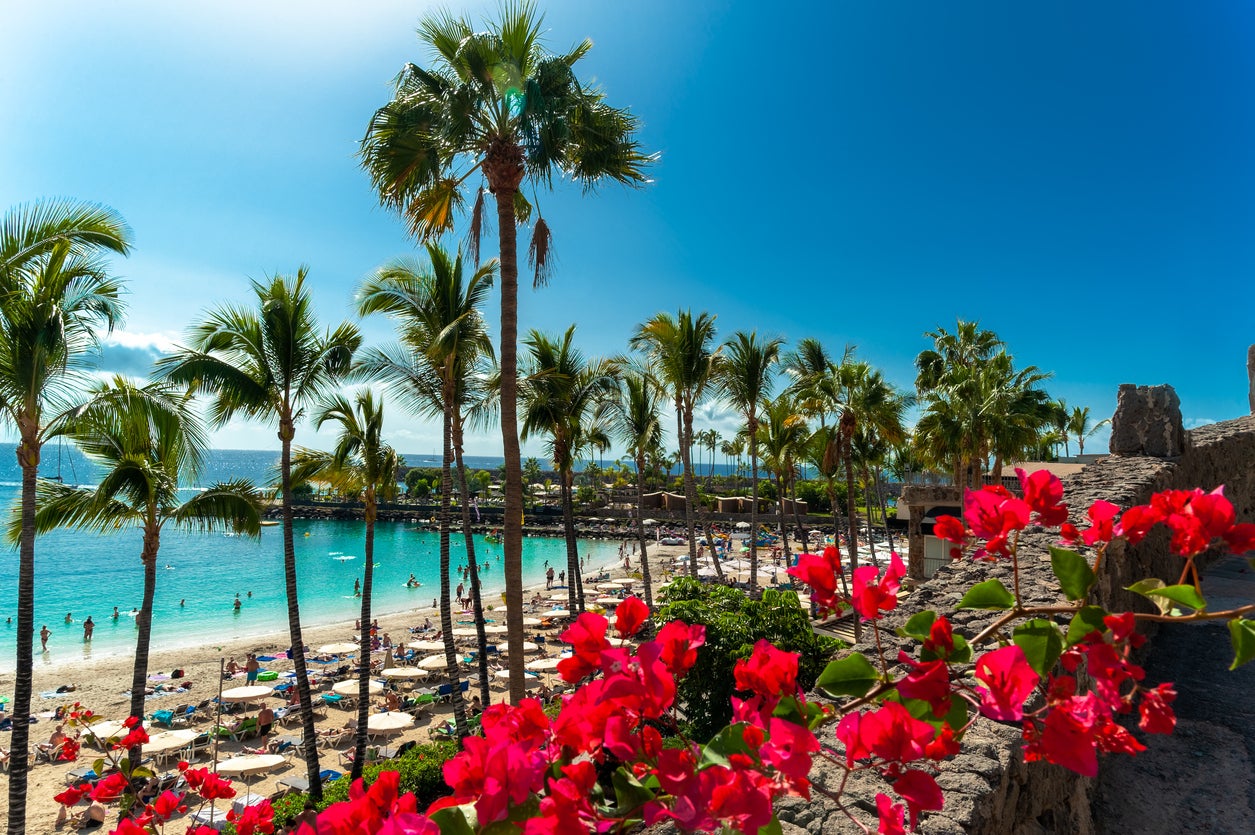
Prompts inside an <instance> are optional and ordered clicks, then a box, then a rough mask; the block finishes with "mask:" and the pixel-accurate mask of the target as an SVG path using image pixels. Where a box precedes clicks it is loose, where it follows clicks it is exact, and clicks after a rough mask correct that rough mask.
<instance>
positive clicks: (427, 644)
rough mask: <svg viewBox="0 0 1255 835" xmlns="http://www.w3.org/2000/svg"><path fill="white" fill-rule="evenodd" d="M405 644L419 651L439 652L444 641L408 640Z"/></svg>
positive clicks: (442, 648)
mask: <svg viewBox="0 0 1255 835" xmlns="http://www.w3.org/2000/svg"><path fill="white" fill-rule="evenodd" d="M406 646H407V647H409V648H410V649H416V650H418V651H419V652H441V651H443V650H444V641H410V642H409V643H408V644H406Z"/></svg>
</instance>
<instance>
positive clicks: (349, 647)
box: [318, 641, 361, 655]
mask: <svg viewBox="0 0 1255 835" xmlns="http://www.w3.org/2000/svg"><path fill="white" fill-rule="evenodd" d="M359 649H361V645H359V644H355V643H353V642H351V641H339V642H337V643H334V644H323V645H322V646H320V647H319V648H318V652H319V654H320V655H342V654H344V653H346V652H357V650H359Z"/></svg>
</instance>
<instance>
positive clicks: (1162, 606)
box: [1125, 577, 1172, 614]
mask: <svg viewBox="0 0 1255 835" xmlns="http://www.w3.org/2000/svg"><path fill="white" fill-rule="evenodd" d="M1164 585H1165V583H1164V581H1163V580H1160V579H1159V578H1158V577H1148V578H1147V579H1145V580H1139V581H1138V582H1136V583H1134V584H1133V585H1131V586H1127V587H1126V588H1125V591H1131V592H1133V593H1134V594H1140V595H1141V596H1142V597H1145V598H1147V599H1148V600H1150V602H1151V603H1154V604H1155V606H1156V608H1158V609H1159V611H1160V613H1161V614H1167V613H1168V611H1169V610H1170V609H1171V608H1172V604H1171V603H1170V602H1169V601H1168V600H1166V599H1165V598H1161V597H1153V596H1152V595H1151V592H1152V591H1155V590H1156V589H1161V588H1163V587H1164Z"/></svg>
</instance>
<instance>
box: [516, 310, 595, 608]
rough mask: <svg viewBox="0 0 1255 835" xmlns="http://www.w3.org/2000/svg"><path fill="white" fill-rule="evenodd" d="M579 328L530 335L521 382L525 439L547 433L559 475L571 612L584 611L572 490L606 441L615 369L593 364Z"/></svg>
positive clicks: (524, 341) (533, 332) (525, 340)
mask: <svg viewBox="0 0 1255 835" xmlns="http://www.w3.org/2000/svg"><path fill="white" fill-rule="evenodd" d="M574 337H575V326H574V325H572V326H571V327H569V328H567V330H566V332H565V333H564V334H563V335H562V337H561V338H560V339H557V340H555V339H552V338H550V337H549V336H546V335H545V334H543V333H540V332H538V331H532V332H531V333H529V334H528V336H527V338H526V339H524V340H523V344H524V345H526V346H527V349H528V352H529V353H530V357H529V358H528V361H527V364H526V376H525V377H524V378H523V380H521V381H520V386H519V394H520V396H521V400H522V402H523V435H522V437H523V439H524V440H526V439H528V438H530V437H533V436H535V435H544V436H547V437H548V439H549V452H550V457H551V458H552V460H553V466H554V469H555V470H556V471H557V473H558V489H559V490H560V492H561V495H562V525H563V530H564V532H565V535H566V559H567V577H568V580H569V582H568V583H567V601H568V603H569V605H570V611H572V612H575V611H580V612H582V611H584V599H583V591H582V584H583V578H582V577H581V576H580V555H579V549H578V544H577V542H576V539H575V512H574V506H573V503H572V489H573V485H574V483H575V462H576V460H577V459H578V458H579V456H580V454H581V453H582V452H585V451H587V450H588V449H589V448H591V447H592V446H593V445H594V444H596V443H598V442H599V441H600V440H602V439H604V438H605V430H604V427H603V426H602V424H601V417H602V415H603V413H604V410H605V404H606V402H607V400H608V398H609V397H610V395H611V394H612V393H613V390H614V378H613V376H612V371H613V368H612V366H611V365H610V363H608V362H607V361H605V360H593V361H589V360H586V359H585V358H584V354H583V353H582V352H581V351H580V350H579V349H578V348H576V347H575V345H574V344H573V340H574Z"/></svg>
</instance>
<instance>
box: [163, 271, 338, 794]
mask: <svg viewBox="0 0 1255 835" xmlns="http://www.w3.org/2000/svg"><path fill="white" fill-rule="evenodd" d="M307 276H308V271H307V269H306V268H305V267H301V268H300V269H298V270H297V272H296V276H295V277H290V276H282V275H276V276H274V277H272V278H270V279H269V280H268V281H264V282H263V281H254V282H253V283H252V290H253V295H254V296H255V297H256V305H257V306H256V308H255V309H250V308H247V307H242V306H238V305H223V306H221V307H218V308H216V309H214V310H211V311H210V312H209V313H207V314H206V316H205V318H204V320H203V321H202V322H201V323H200V324H198V325H195V326H194V327H193V328H192V329H191V331H190V332H189V334H188V342H189V344H188V345H187V346H186V347H180V348H179V349H178V350H177V351H176V352H175V353H174V354H172V355H170V356H167V357H163V358H162V359H161V360H160V361H159V362H158V364H157V368H158V372H159V373H160V374H162V375H164V376H165V378H166V379H169V380H171V381H173V382H176V383H181V384H185V385H195V386H198V387H200V388H203V389H205V390H206V391H208V392H210V393H211V394H212V395H213V401H212V403H211V406H210V422H211V424H212V425H213V426H224V425H225V424H227V423H228V422H229V421H230V420H232V419H233V418H234V417H236V416H237V415H241V416H243V417H246V418H251V419H253V420H263V421H266V422H270V421H274V422H275V423H277V424H278V436H279V444H280V449H281V452H280V457H279V484H280V490H281V507H282V514H283V527H282V530H283V578H284V587H285V591H286V593H287V601H288V635H289V638H290V640H291V641H292V649H291V652H292V663H293V666H294V667H295V669H296V691H297V695H298V697H299V699H300V706H301V726H302V737H303V739H304V742H305V744H304V747H305V766H306V772H307V775H308V779H309V789H310V795H311V796H312V797H314V798H320V797H321V796H322V783H321V781H320V780H319V778H318V774H319V768H318V749H317V746H316V745H315V741H316V739H317V736H316V733H315V730H314V708H313V701H312V699H311V695H310V689H309V670H308V668H307V666H306V663H305V641H304V639H303V638H302V636H301V611H300V605H299V603H298V602H297V596H296V594H297V589H296V549H295V545H294V543H293V540H292V440H293V439H294V438H295V437H296V425H297V423H298V422H299V421H300V420H301V419H302V418H303V417H304V416H305V409H306V408H307V407H308V406H310V405H312V404H314V403H316V402H318V401H319V400H322V399H323V398H325V397H326V396H327V395H328V394H330V393H331V391H332V390H333V389H334V388H335V385H336V383H337V382H338V381H339V379H340V378H341V377H342V376H343V375H344V373H345V372H347V371H348V369H349V366H350V364H351V362H352V359H353V354H354V352H355V351H357V349H358V348H359V347H360V346H361V342H362V337H361V334H360V333H358V330H357V328H355V327H354V326H353V325H351V324H349V323H347V322H345V323H341V324H340V325H339V326H337V327H336V328H335V329H334V330H331V329H328V330H326V331H325V332H323V333H319V328H318V322H317V319H316V318H315V315H314V305H313V301H312V299H311V298H310V295H309V291H308V289H307V288H306V286H305V280H306V278H307Z"/></svg>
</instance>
